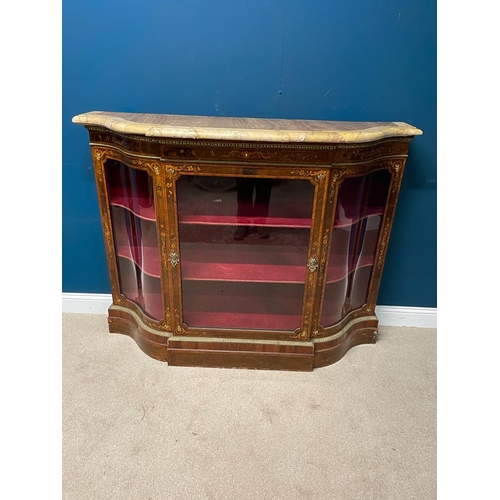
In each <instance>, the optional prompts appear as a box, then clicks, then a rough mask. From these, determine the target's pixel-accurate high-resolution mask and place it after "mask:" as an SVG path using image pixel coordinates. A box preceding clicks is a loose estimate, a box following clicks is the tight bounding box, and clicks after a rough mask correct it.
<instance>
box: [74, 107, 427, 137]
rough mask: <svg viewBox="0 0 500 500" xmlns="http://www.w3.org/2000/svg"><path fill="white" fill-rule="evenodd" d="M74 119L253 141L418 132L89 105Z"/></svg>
mask: <svg viewBox="0 0 500 500" xmlns="http://www.w3.org/2000/svg"><path fill="white" fill-rule="evenodd" d="M73 122H74V123H80V124H83V125H95V126H101V127H104V128H107V129H109V130H112V131H115V132H121V133H124V134H135V135H144V136H146V137H169V138H179V139H213V140H232V141H234V140H236V141H238V140H239V141H258V142H283V143H286V142H313V143H360V142H370V141H376V140H378V139H383V138H385V137H401V136H415V135H422V131H421V130H419V129H418V128H415V127H413V126H412V125H409V124H407V123H403V122H348V121H328V120H283V119H269V118H235V117H225V116H194V115H193V116H191V115H165V114H143V113H113V112H108V111H92V112H89V113H84V114H81V115H77V116H75V117H73Z"/></svg>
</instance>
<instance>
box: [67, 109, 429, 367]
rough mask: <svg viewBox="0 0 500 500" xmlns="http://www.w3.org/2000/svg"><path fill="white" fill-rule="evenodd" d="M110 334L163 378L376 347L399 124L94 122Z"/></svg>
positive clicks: (401, 158) (397, 179)
mask: <svg viewBox="0 0 500 500" xmlns="http://www.w3.org/2000/svg"><path fill="white" fill-rule="evenodd" d="M73 121H74V122H75V123H80V124H84V125H85V127H86V128H87V129H88V131H89V134H90V146H91V148H92V157H93V161H94V168H95V176H96V183H97V190H98V195H99V204H100V210H101V217H102V226H103V231H104V239H105V245H106V254H107V260H108V266H109V274H110V281H111V290H112V295H113V304H112V306H111V307H110V308H109V315H108V321H109V330H110V332H115V333H123V334H127V335H130V336H131V337H132V338H133V339H135V341H136V342H137V344H138V345H139V346H140V348H141V349H142V350H143V351H144V352H146V353H147V354H149V355H150V356H152V357H154V358H156V359H159V360H163V361H167V362H168V363H169V364H172V365H185V366H217V367H247V368H264V369H284V370H312V369H313V368H315V367H319V366H324V365H328V364H331V363H334V362H335V361H337V360H339V359H340V358H341V357H342V356H343V355H344V354H345V352H346V351H347V350H348V349H349V348H350V347H352V346H355V345H357V344H362V343H372V342H375V340H376V336H377V325H378V320H377V317H376V315H375V304H376V301H377V294H378V290H379V285H380V279H381V274H382V269H383V266H384V258H385V254H386V251H387V245H388V242H389V235H390V231H391V225H392V221H393V217H394V211H395V208H396V201H397V198H398V194H399V189H400V185H401V180H402V176H403V172H404V168H405V163H406V157H407V154H408V149H409V146H410V142H411V140H412V139H413V137H414V136H415V135H420V134H421V133H422V132H421V131H420V130H418V129H416V128H414V127H412V126H410V125H408V124H405V123H355V122H329V121H306V120H267V119H250V118H248V119H244V118H223V117H195V116H178V115H143V114H133V113H108V112H91V113H85V114H83V115H78V116H76V117H74V118H73Z"/></svg>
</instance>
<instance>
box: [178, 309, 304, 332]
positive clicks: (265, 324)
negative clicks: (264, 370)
mask: <svg viewBox="0 0 500 500" xmlns="http://www.w3.org/2000/svg"><path fill="white" fill-rule="evenodd" d="M300 312H301V311H300V309H299V310H298V311H297V314H294V315H279V314H267V315H265V314H260V313H242V312H238V313H235V312H197V311H190V310H186V309H184V318H185V319H186V324H187V325H188V326H190V327H193V328H195V327H201V326H202V325H217V326H216V328H224V329H225V328H227V329H232V328H234V329H238V330H241V329H242V328H241V325H246V329H248V330H276V331H283V332H287V331H293V330H295V329H296V328H298V327H299V326H300V319H301V316H300Z"/></svg>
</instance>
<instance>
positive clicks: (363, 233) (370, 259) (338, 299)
mask: <svg viewBox="0 0 500 500" xmlns="http://www.w3.org/2000/svg"><path fill="white" fill-rule="evenodd" d="M390 182H391V174H390V173H389V171H388V170H377V171H375V172H372V173H371V174H368V175H364V176H362V177H351V178H348V179H345V180H344V181H343V182H342V184H341V185H340V187H339V194H338V201H337V209H336V212H335V219H334V223H333V234H332V244H331V247H330V255H329V260H328V269H327V276H326V286H325V295H324V302H323V312H322V316H321V324H322V325H323V326H325V327H327V326H332V325H334V324H336V323H338V322H339V321H340V320H342V318H343V317H344V316H345V315H346V314H348V313H349V312H350V311H353V310H354V309H359V308H361V307H363V306H364V305H365V304H366V301H367V298H368V297H367V296H368V288H369V285H370V278H371V274H372V270H373V265H374V262H375V252H376V250H377V242H378V237H379V233H380V227H381V224H382V217H383V214H384V210H385V205H386V201H387V196H388V194H389V186H390Z"/></svg>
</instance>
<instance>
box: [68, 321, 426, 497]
mask: <svg viewBox="0 0 500 500" xmlns="http://www.w3.org/2000/svg"><path fill="white" fill-rule="evenodd" d="M62 332H63V387H62V396H63V399H62V401H63V422H62V424H63V498H64V499H65V500H80V499H93V500H94V499H95V500H101V499H106V500H107V499H109V500H121V499H130V500H150V499H154V500H171V499H172V500H174V499H182V500H184V499H186V500H196V499H210V500H212V499H214V500H219V499H228V500H240V499H241V500H246V499H251V500H261V499H270V500H271V499H272V500H275V499H287V500H294V499H308V500H309V499H312V500H315V499H318V500H325V499H334V500H344V499H345V500H357V499H360V500H371V499H373V500H392V499H394V500H409V499H415V500H429V499H434V498H436V330H434V329H417V328H401V327H390V328H389V327H385V328H384V327H381V328H380V331H379V340H378V342H377V344H376V345H366V346H358V347H355V348H353V349H352V350H351V351H349V352H348V353H347V354H346V356H345V357H344V358H343V359H342V360H340V361H339V362H338V363H336V364H334V365H331V366H328V367H326V368H319V369H316V370H315V371H314V372H312V373H297V372H280V371H260V370H259V371H256V370H230V369H212V368H184V367H171V366H168V365H167V364H165V363H161V362H159V361H155V360H153V359H151V358H149V357H148V356H147V355H145V354H144V353H143V352H142V351H141V350H140V349H139V348H138V347H137V345H136V344H135V342H134V341H133V340H131V339H130V338H128V337H125V336H122V335H114V334H113V335H112V334H110V333H108V331H107V322H106V316H103V315H85V314H63V330H62Z"/></svg>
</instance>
